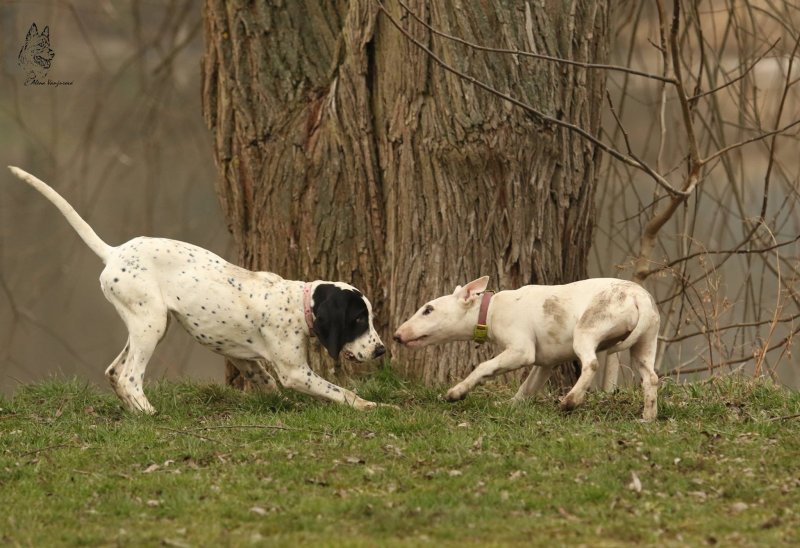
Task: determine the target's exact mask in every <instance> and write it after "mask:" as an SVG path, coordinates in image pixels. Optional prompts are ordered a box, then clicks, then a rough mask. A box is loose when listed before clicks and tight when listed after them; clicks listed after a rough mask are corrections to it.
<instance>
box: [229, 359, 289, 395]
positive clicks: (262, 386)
mask: <svg viewBox="0 0 800 548" xmlns="http://www.w3.org/2000/svg"><path fill="white" fill-rule="evenodd" d="M228 360H229V361H230V362H231V363H232V364H233V365H234V367H236V369H238V370H239V372H240V373H241V374H242V376H243V377H244V378H245V380H247V381H248V382H249V383H251V384H252V385H254V386H255V387H256V388H258V389H259V390H261V391H264V392H278V383H277V382H275V379H274V378H273V377H272V375H270V374H269V372H268V371H267V369H266V368H265V367H264V364H263V362H262V361H261V360H258V361H255V360H242V359H237V358H228Z"/></svg>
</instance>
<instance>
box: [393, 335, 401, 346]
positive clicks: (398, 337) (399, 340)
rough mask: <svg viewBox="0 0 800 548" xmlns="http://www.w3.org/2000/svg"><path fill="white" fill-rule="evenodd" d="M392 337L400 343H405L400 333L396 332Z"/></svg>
mask: <svg viewBox="0 0 800 548" xmlns="http://www.w3.org/2000/svg"><path fill="white" fill-rule="evenodd" d="M392 338H393V339H394V342H399V343H400V344H403V337H401V336H400V333H395V334H394V337H392Z"/></svg>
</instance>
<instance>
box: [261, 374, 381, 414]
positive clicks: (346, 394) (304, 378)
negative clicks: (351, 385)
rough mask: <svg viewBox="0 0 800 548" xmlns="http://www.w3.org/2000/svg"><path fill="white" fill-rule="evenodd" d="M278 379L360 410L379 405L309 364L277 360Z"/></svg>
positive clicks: (292, 387)
mask: <svg viewBox="0 0 800 548" xmlns="http://www.w3.org/2000/svg"><path fill="white" fill-rule="evenodd" d="M275 369H276V372H277V373H278V379H279V380H280V382H281V384H282V385H283V386H284V387H285V388H291V389H292V390H297V391H298V392H302V393H304V394H308V395H310V396H314V397H317V398H322V399H325V400H330V401H335V402H337V403H345V404H347V405H349V406H351V407H354V408H356V409H358V410H364V409H372V408H373V407H377V406H378V404H377V403H375V402H371V401H367V400H365V399H362V398H359V397H358V396H357V395H356V394H355V393H354V392H351V391H350V390H347V389H346V388H342V387H341V386H336V385H335V384H333V383H331V382H328V381H326V380H325V379H323V378H322V377H320V376H319V375H317V374H316V373H314V372H313V371H312V370H311V368H310V367H309V366H308V364H305V363H303V364H300V365H293V364H287V363H285V362H284V363H280V362H275Z"/></svg>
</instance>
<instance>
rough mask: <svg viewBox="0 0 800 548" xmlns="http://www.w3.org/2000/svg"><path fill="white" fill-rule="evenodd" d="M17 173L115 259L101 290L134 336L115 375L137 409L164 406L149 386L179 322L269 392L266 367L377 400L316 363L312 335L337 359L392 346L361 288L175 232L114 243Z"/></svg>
mask: <svg viewBox="0 0 800 548" xmlns="http://www.w3.org/2000/svg"><path fill="white" fill-rule="evenodd" d="M10 169H11V171H12V173H14V175H16V176H17V177H19V178H20V179H22V180H23V181H25V182H26V183H28V184H29V185H31V186H32V187H33V188H35V189H36V190H38V191H39V192H40V193H41V194H42V195H44V197H45V198H47V199H48V200H50V201H51V202H52V203H53V204H54V205H55V206H56V207H57V208H58V209H59V210H60V211H61V213H62V214H63V215H64V217H66V219H67V221H68V222H69V223H70V224H71V225H72V227H73V228H74V229H75V231H76V232H77V233H78V235H79V236H80V237H81V238H82V239H83V241H84V242H86V245H88V246H89V248H90V249H91V250H92V251H94V252H95V253H96V254H97V256H98V257H100V259H101V260H102V261H103V262H104V263H105V265H106V266H105V268H104V269H103V272H102V273H101V274H100V287H101V289H102V290H103V294H104V295H105V297H106V299H108V300H109V301H110V302H111V304H112V305H114V308H116V309H117V312H118V313H119V315H120V317H121V318H122V320H123V321H124V322H125V326H126V327H127V328H128V342H127V344H126V345H125V348H123V349H122V352H120V354H119V356H117V357H116V359H115V360H114V361H113V362H112V363H111V365H109V366H108V368H107V369H106V377H107V378H108V380H109V382H110V383H111V386H112V387H113V388H114V391H115V392H116V393H117V395H118V396H119V398H120V399H121V400H122V402H123V403H124V404H125V406H126V407H127V408H128V409H129V410H130V411H134V412H144V413H153V412H155V409H154V408H153V406H152V405H151V404H150V402H149V401H148V400H147V397H146V396H145V394H144V391H143V389H142V383H143V380H144V372H145V368H146V367H147V363H148V362H149V361H150V356H151V355H152V354H153V350H155V348H156V345H157V344H158V343H159V341H160V340H161V339H162V337H163V336H164V334H165V333H166V331H167V325H168V323H169V320H170V319H175V320H177V321H178V322H179V323H180V324H181V325H182V326H183V327H184V329H186V331H188V332H189V334H190V335H192V336H193V337H194V338H195V339H196V340H197V342H199V343H200V344H202V345H203V346H205V347H207V348H209V349H211V350H213V351H214V352H217V353H218V354H222V355H223V356H226V357H227V358H228V359H229V360H230V361H231V362H232V363H233V364H234V365H235V366H236V367H237V368H238V369H239V371H240V372H241V373H242V374H243V375H244V377H245V378H247V379H248V380H250V381H252V382H253V383H255V384H256V385H257V386H260V387H262V388H264V389H267V390H274V389H276V388H277V386H276V382H275V380H274V378H273V377H272V376H271V375H270V373H269V372H268V371H267V369H266V368H265V365H267V366H269V367H270V368H271V369H272V370H273V371H274V372H275V373H276V374H277V377H278V380H279V381H280V383H281V384H282V385H283V386H285V387H288V388H292V389H294V390H298V391H300V392H304V393H306V394H310V395H312V396H316V397H319V398H324V399H328V400H332V401H335V402H339V403H345V404H347V405H351V406H353V407H355V408H356V409H368V408H372V407H375V406H376V405H377V404H375V403H373V402H370V401H367V400H364V399H361V398H359V397H358V396H357V395H356V394H354V393H353V392H351V391H349V390H346V389H344V388H341V387H339V386H336V385H334V384H332V383H330V382H328V381H326V380H325V379H323V378H321V377H319V376H317V374H316V373H314V372H313V371H312V370H311V368H310V367H309V366H308V359H307V355H306V353H307V345H306V342H307V340H308V339H309V337H317V338H318V339H319V341H320V343H321V344H322V346H324V347H325V349H326V350H327V351H328V352H329V353H330V355H331V357H333V358H334V359H335V358H337V357H338V356H339V354H340V353H342V352H343V353H344V354H345V356H347V357H348V358H350V359H354V360H357V361H367V360H371V359H374V358H377V357H379V356H381V355H383V354H384V353H385V352H386V348H385V347H384V346H383V343H382V342H381V339H380V337H379V336H378V333H377V332H376V331H375V327H374V326H373V324H372V307H371V305H370V303H369V301H368V300H367V299H366V297H364V296H363V295H362V294H361V292H359V291H358V290H357V289H356V288H354V287H353V286H351V285H348V284H346V283H343V282H326V281H320V280H317V281H313V282H301V281H293V280H284V279H283V278H281V277H280V276H278V275H277V274H273V273H271V272H253V271H250V270H246V269H244V268H240V267H238V266H236V265H233V264H230V263H228V262H227V261H225V260H224V259H222V258H220V257H218V256H217V255H215V254H213V253H211V252H210V251H207V250H205V249H203V248H200V247H197V246H194V245H191V244H188V243H185V242H179V241H176V240H168V239H166V238H147V237H139V238H134V239H132V240H130V241H128V242H126V243H124V244H122V245H119V246H117V247H112V246H110V245H108V244H107V243H105V242H104V241H103V240H101V239H100V237H99V236H98V235H97V234H96V233H95V232H94V230H92V228H91V227H90V226H89V225H88V224H87V223H86V221H84V220H83V219H82V218H81V217H80V216H79V215H78V214H77V213H76V212H75V210H74V209H73V208H72V206H70V205H69V204H68V203H67V201H66V200H64V198H62V197H61V196H60V195H59V194H58V193H57V192H56V191H55V190H53V189H52V188H50V187H49V186H47V184H45V183H44V182H42V181H40V180H39V179H37V178H36V177H34V176H33V175H31V174H30V173H26V172H25V171H23V170H21V169H19V168H16V167H10Z"/></svg>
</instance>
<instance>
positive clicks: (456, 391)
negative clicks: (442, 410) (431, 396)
mask: <svg viewBox="0 0 800 548" xmlns="http://www.w3.org/2000/svg"><path fill="white" fill-rule="evenodd" d="M466 397H467V391H466V390H465V389H463V388H461V385H458V384H457V385H455V386H454V387H453V388H451V389H450V390H448V391H447V394H445V395H444V399H445V400H447V401H459V400H463V399H464V398H466Z"/></svg>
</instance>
